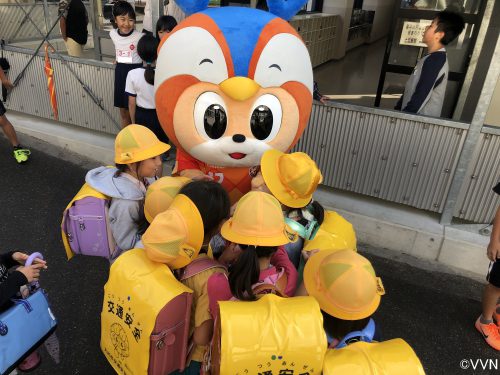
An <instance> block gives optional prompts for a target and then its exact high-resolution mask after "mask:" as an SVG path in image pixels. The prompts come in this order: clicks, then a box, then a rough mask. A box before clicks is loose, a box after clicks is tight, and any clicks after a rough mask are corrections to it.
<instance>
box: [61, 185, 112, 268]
mask: <svg viewBox="0 0 500 375" xmlns="http://www.w3.org/2000/svg"><path fill="white" fill-rule="evenodd" d="M86 197H95V198H99V199H104V200H107V201H108V202H109V201H110V200H111V198H110V197H108V196H107V195H104V194H102V193H101V192H99V191H97V190H96V189H94V188H93V187H92V186H90V185H89V184H87V183H86V182H85V183H84V184H83V186H82V187H81V189H80V190H79V191H78V193H76V195H75V196H74V197H73V199H72V200H71V202H69V203H68V205H67V206H66V208H65V209H64V211H63V215H62V220H61V236H62V242H63V246H64V250H65V251H66V256H67V258H68V260H70V259H71V258H73V257H74V256H75V254H73V251H71V247H70V245H69V242H68V238H67V237H66V234H65V232H64V223H65V220H66V216H67V213H68V210H69V209H70V208H71V207H72V206H73V204H74V203H75V202H76V201H78V200H80V199H83V198H86Z"/></svg>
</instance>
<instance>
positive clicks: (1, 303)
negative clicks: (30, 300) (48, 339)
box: [0, 251, 47, 371]
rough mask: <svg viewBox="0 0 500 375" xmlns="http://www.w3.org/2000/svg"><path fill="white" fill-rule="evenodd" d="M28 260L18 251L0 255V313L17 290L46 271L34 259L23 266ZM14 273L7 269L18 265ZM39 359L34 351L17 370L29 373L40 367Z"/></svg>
mask: <svg viewBox="0 0 500 375" xmlns="http://www.w3.org/2000/svg"><path fill="white" fill-rule="evenodd" d="M26 259H28V255H27V254H24V253H21V252H19V251H15V252H14V251H11V252H10V253H6V254H2V255H0V312H1V311H4V310H6V309H7V308H9V306H10V303H9V302H10V299H11V298H13V297H15V296H16V294H17V293H18V292H19V288H21V287H22V286H23V285H26V284H28V283H32V282H34V281H38V279H39V278H40V271H41V270H42V269H47V263H46V262H45V261H44V260H42V259H38V258H37V259H35V260H34V261H33V264H32V265H31V266H27V267H25V266H23V265H24V263H25V262H26ZM20 264H21V267H17V268H16V270H15V271H13V272H10V273H9V268H12V267H14V266H16V265H20ZM40 362H41V358H40V355H39V354H38V352H37V351H36V350H35V351H34V352H33V353H31V354H30V355H28V356H27V357H26V359H25V360H24V361H23V362H21V363H20V364H19V366H18V369H19V370H21V371H31V370H34V369H35V368H37V367H38V365H40Z"/></svg>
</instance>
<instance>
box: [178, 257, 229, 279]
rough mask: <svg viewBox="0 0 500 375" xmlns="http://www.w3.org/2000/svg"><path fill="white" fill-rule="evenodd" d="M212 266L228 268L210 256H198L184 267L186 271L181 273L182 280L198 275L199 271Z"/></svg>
mask: <svg viewBox="0 0 500 375" xmlns="http://www.w3.org/2000/svg"><path fill="white" fill-rule="evenodd" d="M212 268H223V269H226V267H224V266H223V265H222V264H220V263H219V262H217V261H216V260H213V259H210V258H205V257H203V258H198V259H195V260H193V261H192V262H191V263H189V264H188V265H187V266H186V268H184V272H183V273H182V275H181V278H180V280H181V281H183V280H186V279H189V278H190V277H193V276H195V275H198V274H199V273H201V272H203V271H206V270H209V269H212Z"/></svg>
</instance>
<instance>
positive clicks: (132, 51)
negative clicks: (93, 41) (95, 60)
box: [109, 29, 144, 64]
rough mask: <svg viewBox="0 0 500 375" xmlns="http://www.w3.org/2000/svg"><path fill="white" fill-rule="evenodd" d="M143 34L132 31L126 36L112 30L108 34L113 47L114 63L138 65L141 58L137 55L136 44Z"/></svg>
mask: <svg viewBox="0 0 500 375" xmlns="http://www.w3.org/2000/svg"><path fill="white" fill-rule="evenodd" d="M143 35H144V34H142V33H141V32H139V31H137V30H134V31H133V32H132V33H131V34H130V35H128V36H121V35H120V34H118V29H113V30H111V31H110V32H109V36H110V37H111V40H112V41H113V44H114V45H115V52H116V62H119V63H122V64H140V63H141V62H142V60H141V58H140V57H139V55H138V54H137V43H139V39H141V38H142V36H143Z"/></svg>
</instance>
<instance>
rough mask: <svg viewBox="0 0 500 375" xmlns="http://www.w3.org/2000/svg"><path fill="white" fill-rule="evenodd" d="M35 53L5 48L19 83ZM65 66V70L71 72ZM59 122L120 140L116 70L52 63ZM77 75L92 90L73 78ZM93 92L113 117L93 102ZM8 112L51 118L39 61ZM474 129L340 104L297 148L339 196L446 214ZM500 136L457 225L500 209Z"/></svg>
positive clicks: (315, 122)
mask: <svg viewBox="0 0 500 375" xmlns="http://www.w3.org/2000/svg"><path fill="white" fill-rule="evenodd" d="M31 53H32V51H28V50H22V49H19V48H13V47H7V52H6V56H7V57H8V58H9V60H10V62H11V65H12V69H11V72H10V78H11V79H14V78H15V77H16V76H17V74H18V73H19V71H21V69H22V68H23V66H24V65H25V64H26V63H27V61H28V60H29V58H30V54H31ZM66 64H67V65H66ZM52 66H53V68H54V70H55V82H56V91H57V101H58V106H59V120H60V121H62V122H66V123H70V124H73V125H77V126H81V127H84V128H88V129H92V130H97V131H102V132H105V133H111V134H114V133H116V127H115V125H114V124H113V121H116V122H117V123H119V113H118V111H117V110H116V109H115V108H114V107H113V80H114V76H113V70H114V67H113V65H112V64H109V63H104V62H98V61H89V60H80V59H74V58H67V57H65V58H64V60H60V59H59V58H56V57H55V56H54V57H52ZM68 66H69V67H72V68H73V70H74V71H75V72H76V73H77V74H78V75H79V77H80V79H81V80H82V81H83V82H84V83H85V84H86V85H87V86H88V87H87V89H84V88H83V87H82V85H81V84H80V83H79V82H78V81H77V79H76V78H75V77H74V76H73V75H72V74H71V73H70V72H69V69H68V68H67V67H68ZM88 90H91V91H92V92H93V94H94V95H95V97H97V98H98V102H99V103H100V104H101V105H102V107H103V108H104V109H105V110H106V111H109V112H110V113H111V114H112V119H111V118H110V117H108V116H107V115H106V113H105V111H104V110H103V109H100V108H99V107H98V106H97V105H96V103H94V101H93V100H92V99H91V97H90V95H89V91H88ZM7 107H8V108H10V109H12V110H16V111H20V112H24V113H29V114H32V115H35V116H40V117H44V118H49V119H50V118H53V116H52V112H51V108H50V104H49V98H48V94H47V83H46V78H45V75H44V70H43V55H42V54H41V53H40V54H39V56H37V57H36V58H35V61H34V62H33V63H32V65H31V66H30V67H29V68H28V70H27V71H26V73H25V77H24V78H23V80H21V82H20V84H19V86H18V87H16V88H15V89H14V91H13V92H12V93H11V95H10V97H9V100H8V102H7ZM468 127H469V124H466V123H460V122H455V121H450V120H444V119H435V118H428V117H422V116H416V115H412V114H407V113H402V112H396V111H389V110H381V109H375V108H367V107H360V106H355V105H349V104H342V103H331V104H329V105H319V104H315V105H314V106H313V110H312V114H311V118H310V121H309V126H308V127H307V129H306V131H305V133H304V135H303V136H302V138H301V139H300V141H299V143H298V144H297V146H296V147H295V150H301V151H304V152H307V153H308V154H309V155H311V157H312V158H313V159H315V160H316V161H317V162H318V165H319V167H320V168H321V170H322V172H323V176H324V181H323V183H324V184H325V185H327V186H332V187H334V188H337V189H342V190H347V191H352V192H355V193H359V194H364V195H369V196H373V197H378V198H381V199H385V200H388V201H392V202H397V203H400V204H404V205H408V206H412V207H417V208H420V209H424V210H428V211H433V212H437V213H441V212H442V211H443V207H444V205H445V202H446V198H447V194H448V190H449V188H450V184H451V181H452V179H453V175H454V171H455V168H456V165H457V161H458V157H459V155H460V152H461V151H462V146H463V142H464V139H465V136H466V133H467V129H468ZM499 154H500V131H499V130H496V129H487V128H484V129H483V132H482V134H481V141H480V143H479V144H478V145H477V149H476V152H475V154H474V156H473V162H472V164H471V165H472V167H471V170H470V171H469V173H470V177H471V178H468V179H466V180H465V181H464V183H463V186H462V190H461V191H462V193H461V195H460V197H459V204H458V205H457V207H458V208H457V212H456V213H455V216H456V217H459V218H463V219H466V220H471V221H474V222H489V221H490V220H491V219H492V217H493V215H494V212H495V209H496V207H497V206H498V204H499V203H500V199H499V198H497V197H495V195H494V194H493V193H491V187H492V186H493V185H494V183H495V182H496V181H497V179H498V178H499V177H500V176H499V171H500V159H499V158H498V155H499Z"/></svg>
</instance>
